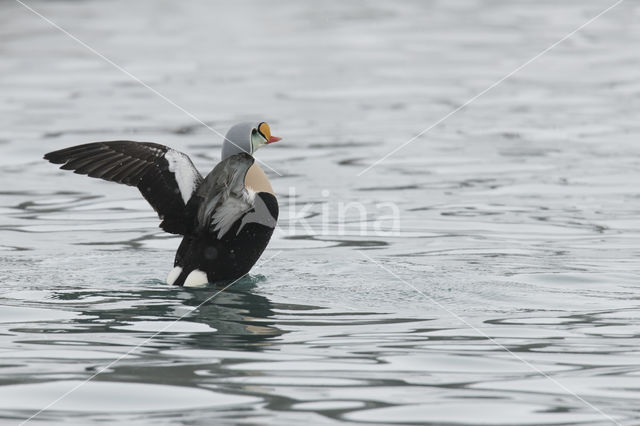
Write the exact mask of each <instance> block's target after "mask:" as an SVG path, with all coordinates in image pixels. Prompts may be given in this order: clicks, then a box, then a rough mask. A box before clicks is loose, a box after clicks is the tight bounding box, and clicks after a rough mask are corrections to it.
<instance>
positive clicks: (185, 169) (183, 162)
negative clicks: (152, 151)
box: [164, 149, 198, 205]
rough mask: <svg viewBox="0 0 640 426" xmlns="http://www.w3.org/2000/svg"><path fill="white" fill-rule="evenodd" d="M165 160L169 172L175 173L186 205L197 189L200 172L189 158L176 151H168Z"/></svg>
mask: <svg viewBox="0 0 640 426" xmlns="http://www.w3.org/2000/svg"><path fill="white" fill-rule="evenodd" d="M164 158H165V159H166V160H167V162H168V163H169V171H170V172H172V173H173V175H174V177H175V179H176V182H177V183H178V188H179V189H180V195H182V200H183V201H184V203H185V205H186V204H187V202H188V201H189V199H190V198H191V194H193V191H194V190H195V189H196V182H197V176H198V171H197V170H196V169H195V168H194V167H193V163H192V162H191V160H190V159H189V157H187V156H186V155H185V154H183V153H181V152H179V151H176V150H174V149H170V150H169V151H167V152H166V154H164Z"/></svg>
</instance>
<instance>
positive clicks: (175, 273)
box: [167, 266, 182, 285]
mask: <svg viewBox="0 0 640 426" xmlns="http://www.w3.org/2000/svg"><path fill="white" fill-rule="evenodd" d="M181 272H182V267H181V266H176V267H175V268H173V269H172V270H171V272H169V275H167V284H169V285H173V283H175V282H176V280H177V279H178V277H179V276H180V273H181Z"/></svg>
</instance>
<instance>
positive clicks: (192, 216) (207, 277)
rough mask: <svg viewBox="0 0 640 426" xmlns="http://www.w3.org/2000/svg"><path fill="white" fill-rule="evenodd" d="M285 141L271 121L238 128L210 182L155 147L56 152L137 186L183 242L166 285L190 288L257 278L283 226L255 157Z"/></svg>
mask: <svg viewBox="0 0 640 426" xmlns="http://www.w3.org/2000/svg"><path fill="white" fill-rule="evenodd" d="M279 140H281V138H279V137H276V136H272V135H271V128H270V127H269V124H267V123H266V122H259V123H250V122H243V123H239V124H235V125H233V126H232V127H231V128H230V129H229V130H228V132H227V134H226V136H225V139H224V142H223V144H222V152H221V160H220V162H219V163H218V164H217V165H216V166H215V167H214V168H213V170H212V171H211V172H210V173H209V174H208V175H207V176H206V177H204V178H203V177H202V175H201V174H200V173H199V172H198V170H197V169H196V167H195V166H194V164H193V162H192V161H191V159H190V158H189V156H187V155H186V154H184V153H182V152H180V151H177V150H175V149H173V148H170V147H167V146H165V145H161V144H158V143H154V142H136V141H129V140H116V141H105V142H91V143H86V144H83V145H76V146H71V147H68V148H64V149H60V150H57V151H52V152H49V153H47V154H45V155H44V159H45V160H47V161H49V162H51V163H54V164H61V166H60V169H63V170H71V171H73V172H74V173H77V174H82V175H87V176H89V177H92V178H99V179H103V180H106V181H110V182H116V183H120V184H124V185H129V186H135V187H137V188H138V190H140V193H141V194H142V196H143V197H144V198H145V199H146V200H147V201H148V203H149V204H150V205H151V207H152V208H153V209H154V210H155V211H156V213H157V214H158V217H159V218H160V221H161V222H160V225H159V226H160V228H161V229H163V230H164V231H165V232H168V233H170V234H176V235H181V236H182V241H181V243H180V245H179V247H178V250H177V252H176V255H175V259H174V264H173V269H171V271H170V272H169V274H168V276H167V278H166V282H167V284H169V285H177V286H183V287H201V286H205V285H207V284H208V283H220V282H229V281H235V280H238V279H240V278H242V277H243V276H245V275H246V274H248V273H249V271H250V270H251V268H252V267H253V265H254V264H255V263H256V262H257V261H258V259H259V258H260V256H261V255H262V253H263V251H264V250H265V248H266V247H267V244H268V243H269V240H270V239H271V236H272V234H273V231H274V229H275V227H276V224H277V221H278V213H279V208H278V200H277V198H276V196H275V193H274V191H273V188H272V186H271V183H270V182H269V179H268V178H267V175H266V174H265V172H264V171H263V169H262V168H261V167H260V166H259V165H258V164H257V163H256V161H255V158H254V157H253V155H254V153H255V152H256V151H257V150H258V149H259V148H261V147H263V146H266V145H269V144H272V143H274V142H277V141H279Z"/></svg>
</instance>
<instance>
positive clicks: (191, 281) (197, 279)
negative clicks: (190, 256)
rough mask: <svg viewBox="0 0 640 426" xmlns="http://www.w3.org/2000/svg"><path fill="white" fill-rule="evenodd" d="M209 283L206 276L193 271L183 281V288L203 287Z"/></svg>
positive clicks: (199, 271) (198, 271)
mask: <svg viewBox="0 0 640 426" xmlns="http://www.w3.org/2000/svg"><path fill="white" fill-rule="evenodd" d="M208 283H209V280H208V279H207V274H206V273H204V272H202V271H201V270H199V269H194V270H193V271H191V273H190V274H189V275H188V276H187V279H186V280H185V281H184V286H185V287H204V286H206V285H207V284H208Z"/></svg>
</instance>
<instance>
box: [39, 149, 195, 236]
mask: <svg viewBox="0 0 640 426" xmlns="http://www.w3.org/2000/svg"><path fill="white" fill-rule="evenodd" d="M44 158H45V159H46V160H49V161H50V162H52V163H54V164H62V166H61V167H60V168H61V169H64V170H73V171H74V173H78V174H83V175H88V176H89V177H93V178H100V179H104V180H107V181H111V182H117V183H121V184H124V185H129V186H136V187H137V188H138V189H139V190H140V192H141V193H142V195H143V196H144V198H145V199H146V200H147V201H148V202H149V204H151V206H152V207H153V209H154V210H155V211H156V212H157V213H158V216H160V218H161V219H162V223H161V224H160V227H161V228H162V229H164V230H165V231H167V232H171V233H175V234H184V233H185V230H186V222H187V217H186V204H187V203H188V201H189V199H190V198H191V197H192V195H193V194H194V192H195V190H196V188H198V186H199V185H200V184H201V183H202V181H203V179H202V176H201V175H200V173H198V171H197V170H196V168H195V167H194V166H193V163H192V162H191V160H190V159H189V157H188V156H187V155H185V154H183V153H181V152H179V151H175V150H173V149H171V148H169V147H166V146H164V145H160V144H156V143H152V142H133V141H109V142H93V143H88V144H84V145H77V146H72V147H69V148H64V149H61V150H58V151H53V152H50V153H48V154H46V155H45V156H44Z"/></svg>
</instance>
